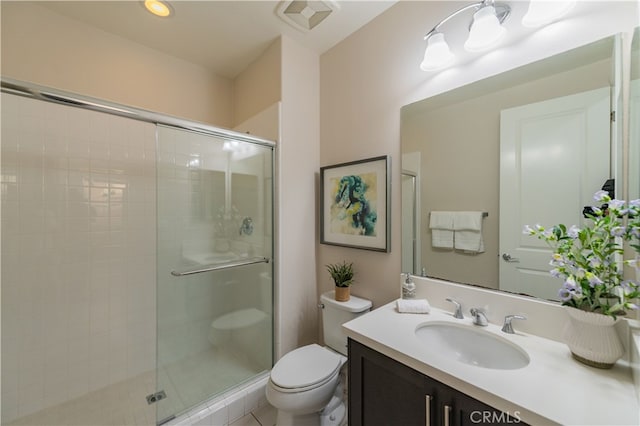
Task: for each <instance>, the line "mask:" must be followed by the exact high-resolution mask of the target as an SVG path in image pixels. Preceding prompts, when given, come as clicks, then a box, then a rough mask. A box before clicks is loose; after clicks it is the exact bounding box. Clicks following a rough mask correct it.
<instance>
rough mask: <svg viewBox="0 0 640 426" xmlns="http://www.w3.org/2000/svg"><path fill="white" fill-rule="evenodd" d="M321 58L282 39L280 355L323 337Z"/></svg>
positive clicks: (277, 338)
mask: <svg viewBox="0 0 640 426" xmlns="http://www.w3.org/2000/svg"><path fill="white" fill-rule="evenodd" d="M319 62H320V59H319V56H318V54H317V53H315V52H312V51H310V50H308V49H306V48H304V47H302V46H300V45H299V44H297V43H296V42H295V41H293V40H291V39H289V38H287V37H284V36H283V37H282V106H281V111H282V115H281V122H280V126H281V127H280V140H279V141H278V174H279V177H278V187H279V192H278V198H279V199H278V201H277V204H278V210H279V211H278V222H277V223H278V226H279V232H278V234H279V235H280V241H279V244H278V246H279V247H278V251H277V253H278V254H279V256H278V259H277V262H278V283H279V289H278V295H277V301H278V305H279V309H278V311H279V318H278V324H279V327H278V330H277V331H276V357H277V358H279V357H280V356H282V355H283V354H285V353H286V352H288V351H290V350H291V349H294V348H296V347H298V346H301V345H304V344H308V343H313V342H317V341H318V307H317V305H318V298H317V297H316V289H317V285H316V273H315V271H316V267H317V258H316V246H317V242H316V240H315V238H314V236H315V235H317V223H318V222H317V213H316V212H317V208H316V205H317V203H316V199H317V196H316V191H315V188H316V187H317V177H316V176H317V173H318V172H317V171H318V169H319V167H320V160H319V159H320V150H319V145H320V140H319V134H320V110H319V108H320V106H319V101H318V99H319V97H320V85H319V81H320V75H319V70H320V64H319Z"/></svg>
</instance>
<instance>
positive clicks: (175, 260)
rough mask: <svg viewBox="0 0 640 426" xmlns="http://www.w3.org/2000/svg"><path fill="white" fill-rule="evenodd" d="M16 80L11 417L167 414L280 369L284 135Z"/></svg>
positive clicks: (7, 282)
mask: <svg viewBox="0 0 640 426" xmlns="http://www.w3.org/2000/svg"><path fill="white" fill-rule="evenodd" d="M1 96H2V99H1V107H2V109H1V112H2V133H1V136H2V139H1V157H0V160H1V161H0V162H1V164H0V171H1V195H2V205H1V211H0V214H1V219H2V228H1V240H2V247H1V254H2V263H1V265H0V266H1V277H2V298H1V300H2V306H1V308H2V354H1V355H2V358H1V360H2V387H1V392H2V419H1V420H2V424H3V425H33V424H38V425H49V424H51V425H129V424H131V425H149V424H161V423H164V422H166V421H169V420H171V419H173V418H174V417H177V416H179V415H180V414H182V413H184V412H186V411H188V410H189V409H191V408H192V407H194V406H196V405H199V404H202V403H203V402H205V401H209V400H212V399H213V398H215V397H216V396H220V395H223V394H227V393H229V392H230V391H231V390H233V389H237V388H241V387H242V386H243V385H244V384H246V383H249V382H251V381H252V380H255V378H256V377H260V376H261V375H264V374H265V373H266V372H267V371H268V370H269V369H270V368H271V366H272V363H273V308H272V307H273V282H274V281H273V270H274V268H273V238H274V235H273V228H274V224H273V198H274V190H273V188H274V179H273V175H274V144H273V143H272V142H270V141H266V140H262V139H260V138H255V137H252V136H248V135H244V134H239V133H235V132H231V131H226V130H221V129H217V128H213V127H210V126H206V125H203V124H200V123H193V122H189V121H185V120H181V119H176V118H172V117H166V116H162V115H159V114H155V113H150V112H146V111H141V110H136V109H133V108H128V107H123V106H121V105H115V104H111V103H108V102H103V101H99V100H95V99H90V98H87V97H82V96H76V95H73V94H68V93H63V92H59V91H53V90H49V89H46V88H42V87H38V86H34V85H27V84H23V83H21V82H16V81H10V80H3V82H2V95H1Z"/></svg>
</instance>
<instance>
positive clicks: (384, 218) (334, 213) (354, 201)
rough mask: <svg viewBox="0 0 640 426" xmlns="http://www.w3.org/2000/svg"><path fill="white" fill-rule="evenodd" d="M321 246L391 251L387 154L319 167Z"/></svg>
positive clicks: (388, 160) (389, 182)
mask: <svg viewBox="0 0 640 426" xmlns="http://www.w3.org/2000/svg"><path fill="white" fill-rule="evenodd" d="M320 188H321V189H320V190H321V196H320V243H322V244H329V245H336V246H343V247H351V248H357V249H364V250H374V251H381V252H387V253H388V252H390V251H391V238H390V234H391V209H390V200H391V159H390V157H389V156H388V155H383V156H379V157H373V158H367V159H363V160H357V161H351V162H348V163H341V164H335V165H331V166H324V167H321V168H320Z"/></svg>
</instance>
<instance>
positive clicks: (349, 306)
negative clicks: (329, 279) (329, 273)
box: [320, 291, 372, 356]
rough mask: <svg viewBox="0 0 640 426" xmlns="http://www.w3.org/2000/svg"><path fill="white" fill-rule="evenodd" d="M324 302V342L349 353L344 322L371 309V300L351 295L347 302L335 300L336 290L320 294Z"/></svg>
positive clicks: (334, 348) (345, 353)
mask: <svg viewBox="0 0 640 426" xmlns="http://www.w3.org/2000/svg"><path fill="white" fill-rule="evenodd" d="M320 303H321V304H322V307H323V308H322V329H323V332H324V344H325V345H327V346H329V347H330V348H331V349H333V350H335V351H338V352H340V353H341V354H342V355H345V356H346V355H347V335H346V334H344V332H343V331H342V324H344V323H345V322H347V321H351V320H352V319H354V318H356V317H359V316H360V315H362V314H364V313H366V312H369V311H370V310H371V306H372V303H371V301H370V300H366V299H361V298H359V297H356V296H351V298H350V299H349V300H347V301H346V302H338V301H337V300H335V292H334V291H329V292H326V293H323V294H322V295H321V296H320Z"/></svg>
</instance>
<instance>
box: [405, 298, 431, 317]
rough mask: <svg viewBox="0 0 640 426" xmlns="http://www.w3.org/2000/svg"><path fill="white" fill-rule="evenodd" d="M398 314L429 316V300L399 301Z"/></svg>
mask: <svg viewBox="0 0 640 426" xmlns="http://www.w3.org/2000/svg"><path fill="white" fill-rule="evenodd" d="M397 304H398V312H401V313H408V314H428V313H429V312H431V306H430V305H429V302H428V301H427V299H398V301H397Z"/></svg>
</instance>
